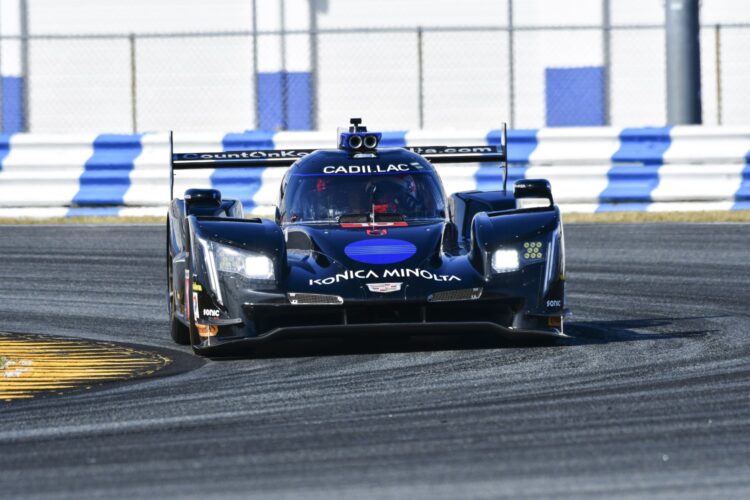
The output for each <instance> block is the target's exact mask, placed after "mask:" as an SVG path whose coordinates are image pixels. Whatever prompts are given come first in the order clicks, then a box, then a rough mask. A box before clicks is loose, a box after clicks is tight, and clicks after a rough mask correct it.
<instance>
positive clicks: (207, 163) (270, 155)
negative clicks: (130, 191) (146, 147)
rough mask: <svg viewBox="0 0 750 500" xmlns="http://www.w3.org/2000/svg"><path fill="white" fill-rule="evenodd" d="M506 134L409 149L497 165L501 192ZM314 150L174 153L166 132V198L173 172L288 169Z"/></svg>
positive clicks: (446, 159)
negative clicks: (486, 140)
mask: <svg viewBox="0 0 750 500" xmlns="http://www.w3.org/2000/svg"><path fill="white" fill-rule="evenodd" d="M507 144H508V141H507V132H506V128H505V124H503V128H502V135H501V137H500V146H408V147H405V148H404V149H406V150H407V151H411V152H413V153H417V154H419V155H421V156H422V157H424V158H425V159H426V160H427V161H429V162H430V163H481V162H500V163H501V164H502V167H503V191H505V190H506V187H507V180H508V154H507ZM315 151H317V150H316V149H265V150H257V151H222V152H217V153H175V152H174V135H173V133H172V132H169V158H170V161H169V198H170V199H173V198H174V172H175V170H195V169H203V168H247V167H290V166H291V165H293V164H294V162H296V161H297V160H299V159H300V158H304V157H305V156H307V155H309V154H310V153H313V152H315Z"/></svg>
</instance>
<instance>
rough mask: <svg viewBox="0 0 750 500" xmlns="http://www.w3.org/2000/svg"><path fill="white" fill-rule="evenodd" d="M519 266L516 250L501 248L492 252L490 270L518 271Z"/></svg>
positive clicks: (497, 271)
mask: <svg viewBox="0 0 750 500" xmlns="http://www.w3.org/2000/svg"><path fill="white" fill-rule="evenodd" d="M519 267H520V263H519V259H518V251H517V250H515V249H513V248H501V249H499V250H495V251H494V252H493V253H492V270H493V271H495V272H496V273H509V272H511V271H518V269H519Z"/></svg>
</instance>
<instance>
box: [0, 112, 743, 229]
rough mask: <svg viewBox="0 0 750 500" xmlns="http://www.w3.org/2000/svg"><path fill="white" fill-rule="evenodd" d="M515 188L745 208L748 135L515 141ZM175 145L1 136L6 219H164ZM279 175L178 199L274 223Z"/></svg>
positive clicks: (460, 173)
mask: <svg viewBox="0 0 750 500" xmlns="http://www.w3.org/2000/svg"><path fill="white" fill-rule="evenodd" d="M175 139H176V149H175V150H176V151H177V152H186V151H222V150H224V151H230V150H241V149H272V148H290V149H294V148H299V149H302V148H316V147H321V148H322V147H333V146H334V144H335V137H334V134H332V133H323V132H279V133H275V134H274V133H268V132H260V131H248V132H241V133H229V134H210V133H206V134H196V133H192V134H177V135H176V136H175ZM499 140H500V131H499V130H473V131H429V130H417V131H395V132H386V133H384V136H383V142H382V144H383V145H384V146H402V145H409V146H419V145H435V144H445V145H460V144H464V145H468V144H498V143H499ZM508 142H509V146H508V147H509V149H508V151H509V158H510V164H511V168H510V177H511V181H513V180H516V179H520V178H539V177H541V178H546V179H549V180H550V182H551V183H552V191H553V195H554V196H555V199H556V201H557V202H558V203H559V204H560V205H561V206H562V208H563V210H564V211H579V212H581V211H585V212H594V211H611V210H648V211H655V210H705V209H719V210H729V209H742V208H750V127H672V128H635V129H620V128H608V127H603V128H548V129H539V130H510V131H509V132H508ZM168 157H169V146H168V136H167V134H165V133H154V134H134V135H113V134H103V135H98V136H96V135H43V134H17V135H12V136H0V217H14V216H19V217H22V216H74V215H139V214H142V215H160V214H164V213H165V209H166V206H167V204H168V201H169V200H168V198H169V183H168V175H169V174H168V172H169V166H168ZM438 170H439V171H440V174H441V176H442V179H443V183H444V185H445V188H446V191H447V192H449V193H450V192H456V191H464V190H472V189H480V190H488V189H498V188H499V187H500V186H501V182H502V176H501V173H500V170H499V169H498V168H497V165H487V164H483V165H479V164H473V165H461V166H445V167H439V168H438ZM283 172H284V169H280V168H253V169H230V170H205V171H186V172H180V173H178V176H177V178H176V184H175V186H176V189H175V192H176V193H181V192H183V191H184V190H185V189H187V188H189V187H215V188H217V189H220V190H221V191H222V192H223V193H224V196H225V197H227V198H239V199H241V200H242V202H243V204H244V205H245V208H246V211H248V212H255V213H271V212H272V210H273V208H272V207H273V204H274V203H275V202H276V196H277V193H278V188H279V181H280V179H281V176H282V175H283Z"/></svg>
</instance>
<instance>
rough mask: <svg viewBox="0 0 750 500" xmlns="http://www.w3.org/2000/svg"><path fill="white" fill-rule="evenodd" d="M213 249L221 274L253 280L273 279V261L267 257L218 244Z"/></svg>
mask: <svg viewBox="0 0 750 500" xmlns="http://www.w3.org/2000/svg"><path fill="white" fill-rule="evenodd" d="M212 247H213V254H214V259H216V268H217V269H218V270H219V272H224V273H231V274H239V275H242V276H245V277H246V278H249V279H252V280H272V279H273V261H272V260H271V259H269V258H268V257H266V256H265V255H260V254H257V253H254V252H246V251H244V250H240V249H238V248H233V247H228V246H225V245H219V244H217V243H214V244H213V245H212Z"/></svg>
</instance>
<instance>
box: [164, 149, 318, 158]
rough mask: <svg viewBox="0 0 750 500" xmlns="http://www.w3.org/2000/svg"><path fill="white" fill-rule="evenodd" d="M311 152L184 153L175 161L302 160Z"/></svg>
mask: <svg viewBox="0 0 750 500" xmlns="http://www.w3.org/2000/svg"><path fill="white" fill-rule="evenodd" d="M308 154H309V151H297V150H294V149H278V150H268V151H236V152H235V151H232V152H224V153H183V154H176V155H174V159H175V161H181V160H240V159H260V160H262V159H265V158H302V157H303V156H306V155H308Z"/></svg>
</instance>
